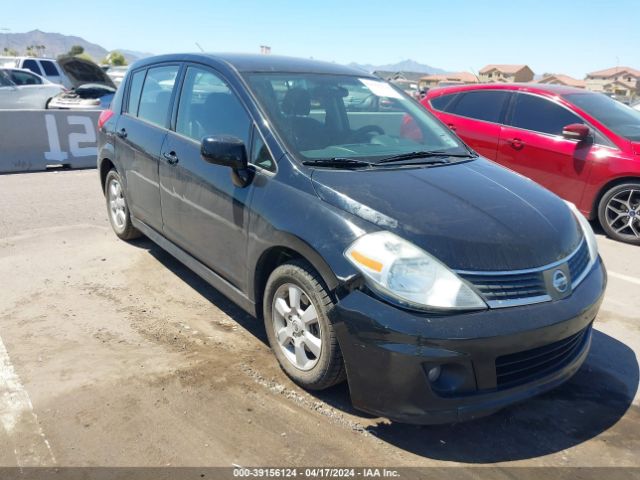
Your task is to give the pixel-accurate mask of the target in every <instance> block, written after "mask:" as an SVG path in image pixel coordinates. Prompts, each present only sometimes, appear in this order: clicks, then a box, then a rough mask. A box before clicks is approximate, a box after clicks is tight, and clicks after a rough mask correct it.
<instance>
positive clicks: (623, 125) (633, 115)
mask: <svg viewBox="0 0 640 480" xmlns="http://www.w3.org/2000/svg"><path fill="white" fill-rule="evenodd" d="M564 98H566V99H567V100H569V101H570V102H572V103H573V104H575V105H576V106H578V107H579V108H581V109H582V110H584V111H585V112H587V113H588V114H589V115H591V116H592V117H594V118H596V119H597V120H598V121H600V122H602V123H603V124H604V125H605V126H606V127H607V128H609V129H610V130H612V131H613V132H615V133H617V134H618V135H621V136H623V137H625V138H626V139H627V140H631V141H634V142H637V141H640V112H639V111H638V110H634V109H633V108H630V107H628V106H626V105H625V104H623V103H620V102H618V101H617V100H613V99H612V98H609V97H607V96H606V95H603V94H601V93H571V94H569V95H564Z"/></svg>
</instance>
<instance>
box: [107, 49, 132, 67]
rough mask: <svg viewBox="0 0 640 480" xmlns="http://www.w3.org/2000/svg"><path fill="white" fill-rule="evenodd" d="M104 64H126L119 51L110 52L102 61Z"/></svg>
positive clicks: (118, 65)
mask: <svg viewBox="0 0 640 480" xmlns="http://www.w3.org/2000/svg"><path fill="white" fill-rule="evenodd" d="M102 63H103V64H104V65H113V66H114V67H122V66H124V65H126V64H127V59H126V58H124V55H123V54H121V53H120V52H110V53H109V54H108V55H107V56H106V57H105V59H104V60H103V61H102Z"/></svg>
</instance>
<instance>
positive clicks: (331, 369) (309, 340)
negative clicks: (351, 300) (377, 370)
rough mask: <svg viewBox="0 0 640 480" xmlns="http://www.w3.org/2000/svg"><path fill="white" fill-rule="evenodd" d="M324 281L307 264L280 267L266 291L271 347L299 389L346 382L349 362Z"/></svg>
mask: <svg viewBox="0 0 640 480" xmlns="http://www.w3.org/2000/svg"><path fill="white" fill-rule="evenodd" d="M333 306H334V303H333V300H332V299H331V296H330V295H329V293H328V291H327V289H326V287H325V286H324V282H323V281H322V279H321V278H320V276H319V275H318V274H317V273H316V272H315V271H314V270H313V269H312V268H311V267H310V266H309V265H308V264H306V263H305V262H301V261H292V262H290V263H285V264H283V265H281V266H279V267H278V268H276V269H275V270H274V271H273V273H272V274H271V275H270V277H269V280H268V281H267V285H266V288H265V295H264V303H263V313H264V322H265V328H266V331H267V337H268V339H269V344H270V345H271V348H272V350H273V352H274V354H275V356H276V358H277V359H278V362H279V363H280V366H281V367H282V369H283V370H284V371H285V373H286V374H287V375H288V376H289V377H290V378H291V379H292V380H293V381H294V382H296V383H297V384H298V385H300V386H302V387H304V388H307V389H311V390H322V389H324V388H328V387H330V386H332V385H335V384H337V383H340V382H341V381H343V380H344V379H345V370H344V362H343V360H342V353H341V352H340V347H339V345H338V340H337V338H336V333H335V329H334V326H333V324H332V323H331V320H330V319H329V313H330V311H331V310H332V308H333Z"/></svg>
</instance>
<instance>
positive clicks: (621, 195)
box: [598, 182, 640, 245]
mask: <svg viewBox="0 0 640 480" xmlns="http://www.w3.org/2000/svg"><path fill="white" fill-rule="evenodd" d="M598 219H599V220H600V224H601V225H602V228H603V229H604V231H605V232H606V233H607V235H608V236H609V237H611V238H613V239H615V240H620V241H621V242H626V243H631V244H634V245H640V183H635V182H634V183H625V184H622V185H617V186H615V187H613V188H612V189H611V190H609V191H608V192H606V193H605V194H604V195H603V197H602V200H600V205H599V207H598Z"/></svg>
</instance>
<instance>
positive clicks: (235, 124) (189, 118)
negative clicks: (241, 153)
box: [176, 67, 251, 147]
mask: <svg viewBox="0 0 640 480" xmlns="http://www.w3.org/2000/svg"><path fill="white" fill-rule="evenodd" d="M250 125H251V121H250V120H249V116H248V114H247V112H246V111H245V110H244V107H243V106H242V104H241V103H240V101H239V100H238V99H237V98H236V96H235V94H234V93H233V92H232V91H231V90H230V89H229V87H228V86H227V85H226V84H225V83H224V81H223V80H222V79H221V78H220V77H218V76H217V75H215V74H214V73H213V72H211V71H209V70H204V69H201V68H196V67H189V68H188V69H187V74H186V75H185V78H184V86H183V87H182V93H181V94H180V103H179V105H178V118H177V121H176V131H177V132H178V133H180V134H182V135H185V136H187V137H190V138H193V139H194V140H197V141H198V142H199V141H200V140H202V138H203V137H206V136H208V135H233V136H234V137H238V138H239V139H241V140H242V141H243V142H244V143H245V145H247V147H248V146H249V127H250Z"/></svg>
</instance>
